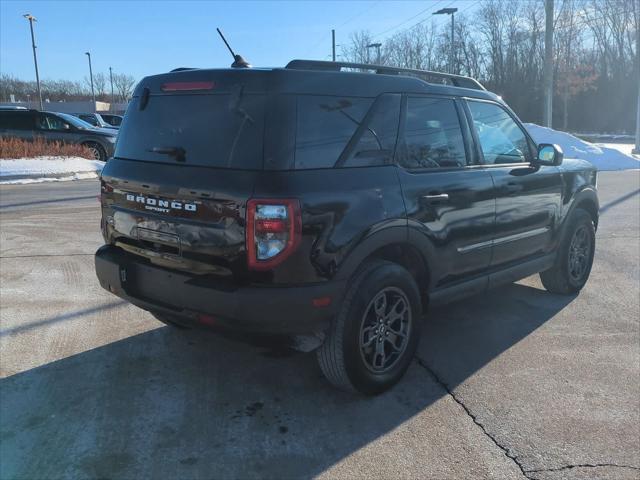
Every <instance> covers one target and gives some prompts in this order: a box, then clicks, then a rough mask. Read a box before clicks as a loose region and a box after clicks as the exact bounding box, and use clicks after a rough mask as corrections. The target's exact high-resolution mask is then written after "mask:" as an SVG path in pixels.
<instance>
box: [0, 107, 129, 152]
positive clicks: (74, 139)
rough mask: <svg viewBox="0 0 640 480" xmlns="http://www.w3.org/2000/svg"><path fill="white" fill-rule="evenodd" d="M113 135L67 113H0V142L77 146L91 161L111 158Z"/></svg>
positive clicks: (10, 111) (112, 132)
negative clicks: (85, 150) (88, 153)
mask: <svg viewBox="0 0 640 480" xmlns="http://www.w3.org/2000/svg"><path fill="white" fill-rule="evenodd" d="M117 132H118V131H117V130H115V129H113V128H109V129H102V128H94V127H93V126H92V125H90V124H88V123H87V122H85V121H84V120H81V119H79V118H77V117H74V116H73V115H69V114H67V113H60V112H40V111H38V110H27V109H10V110H9V109H0V138H9V137H15V138H20V139H22V140H28V141H32V140H35V139H37V138H42V139H44V140H46V141H48V142H64V143H77V144H80V145H84V146H86V147H88V148H89V149H90V150H91V153H92V154H93V156H94V158H95V159H96V160H101V161H103V162H106V161H107V158H109V157H110V156H111V155H113V152H114V149H115V144H116V136H117V134H118V133H117Z"/></svg>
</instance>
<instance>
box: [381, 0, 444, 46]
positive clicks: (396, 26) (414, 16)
mask: <svg viewBox="0 0 640 480" xmlns="http://www.w3.org/2000/svg"><path fill="white" fill-rule="evenodd" d="M443 1H445V0H438V1H437V2H436V3H434V4H433V5H430V6H428V7H427V8H425V9H424V10H420V11H419V12H418V13H416V14H415V15H413V16H412V17H409V18H407V19H406V20H403V21H402V22H400V23H398V24H397V25H394V26H393V27H391V28H387V29H386V30H383V31H382V32H378V33H376V34H375V35H372V36H371V38H376V37H379V36H380V35H384V34H385V33H388V32H390V31H392V30H395V29H396V28H398V27H401V26H402V25H404V24H406V23H408V22H410V21H411V20H413V19H414V18H416V17H419V16H420V15H422V14H423V13H424V12H426V11H427V10H432V9H433V8H435V6H436V5H438V4H439V3H442V2H443ZM425 20H426V19H425ZM423 21H424V20H423ZM416 25H417V24H416Z"/></svg>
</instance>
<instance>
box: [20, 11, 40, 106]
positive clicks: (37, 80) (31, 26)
mask: <svg viewBox="0 0 640 480" xmlns="http://www.w3.org/2000/svg"><path fill="white" fill-rule="evenodd" d="M23 17H24V18H26V19H27V20H29V27H30V29H31V46H32V47H33V64H34V65H35V66H36V86H37V88H38V101H39V102H40V110H42V109H43V108H42V92H41V91H40V74H39V73H38V57H37V56H36V38H35V36H34V35H33V22H37V20H36V17H34V16H33V15H31V14H30V13H25V14H24V15H23Z"/></svg>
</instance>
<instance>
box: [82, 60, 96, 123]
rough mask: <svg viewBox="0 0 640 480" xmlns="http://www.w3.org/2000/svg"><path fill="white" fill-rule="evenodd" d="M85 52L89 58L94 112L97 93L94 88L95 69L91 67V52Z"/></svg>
mask: <svg viewBox="0 0 640 480" xmlns="http://www.w3.org/2000/svg"><path fill="white" fill-rule="evenodd" d="M84 54H85V55H86V56H87V57H88V58H89V80H90V81H91V99H92V101H93V112H94V113H95V111H96V94H95V92H94V90H93V70H92V69H91V54H90V53H89V52H84Z"/></svg>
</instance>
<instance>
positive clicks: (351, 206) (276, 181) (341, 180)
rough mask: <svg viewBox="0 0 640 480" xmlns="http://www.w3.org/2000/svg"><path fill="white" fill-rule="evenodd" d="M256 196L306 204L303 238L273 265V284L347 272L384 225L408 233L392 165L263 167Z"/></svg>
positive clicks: (257, 184) (401, 232)
mask: <svg viewBox="0 0 640 480" xmlns="http://www.w3.org/2000/svg"><path fill="white" fill-rule="evenodd" d="M253 197H254V198H297V199H299V200H300V204H301V210H302V241H301V243H300V246H299V247H298V249H297V250H296V252H295V253H294V254H293V255H291V256H290V257H289V258H288V259H287V260H285V261H284V262H283V263H282V264H281V265H280V266H278V267H277V268H275V269H274V271H273V278H272V280H273V282H274V283H291V284H295V283H307V282H322V281H326V280H329V279H332V278H341V277H343V276H345V275H346V276H348V274H349V272H344V271H342V270H341V267H342V265H343V264H344V262H345V260H346V259H347V258H348V257H349V256H350V254H352V253H353V251H354V250H355V249H356V248H357V247H358V246H359V245H361V244H362V243H364V242H365V241H366V240H367V238H369V237H371V236H373V235H377V234H379V233H380V232H382V231H385V230H395V232H396V236H397V235H398V232H400V235H401V236H402V238H403V239H404V238H406V218H405V208H404V202H403V199H402V194H401V189H400V185H399V181H398V177H397V174H396V172H395V167H393V166H391V165H389V166H379V167H365V168H342V169H321V170H297V171H287V172H264V173H263V174H261V175H259V176H258V178H257V181H256V185H255V190H254V195H253ZM398 227H400V228H398Z"/></svg>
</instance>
